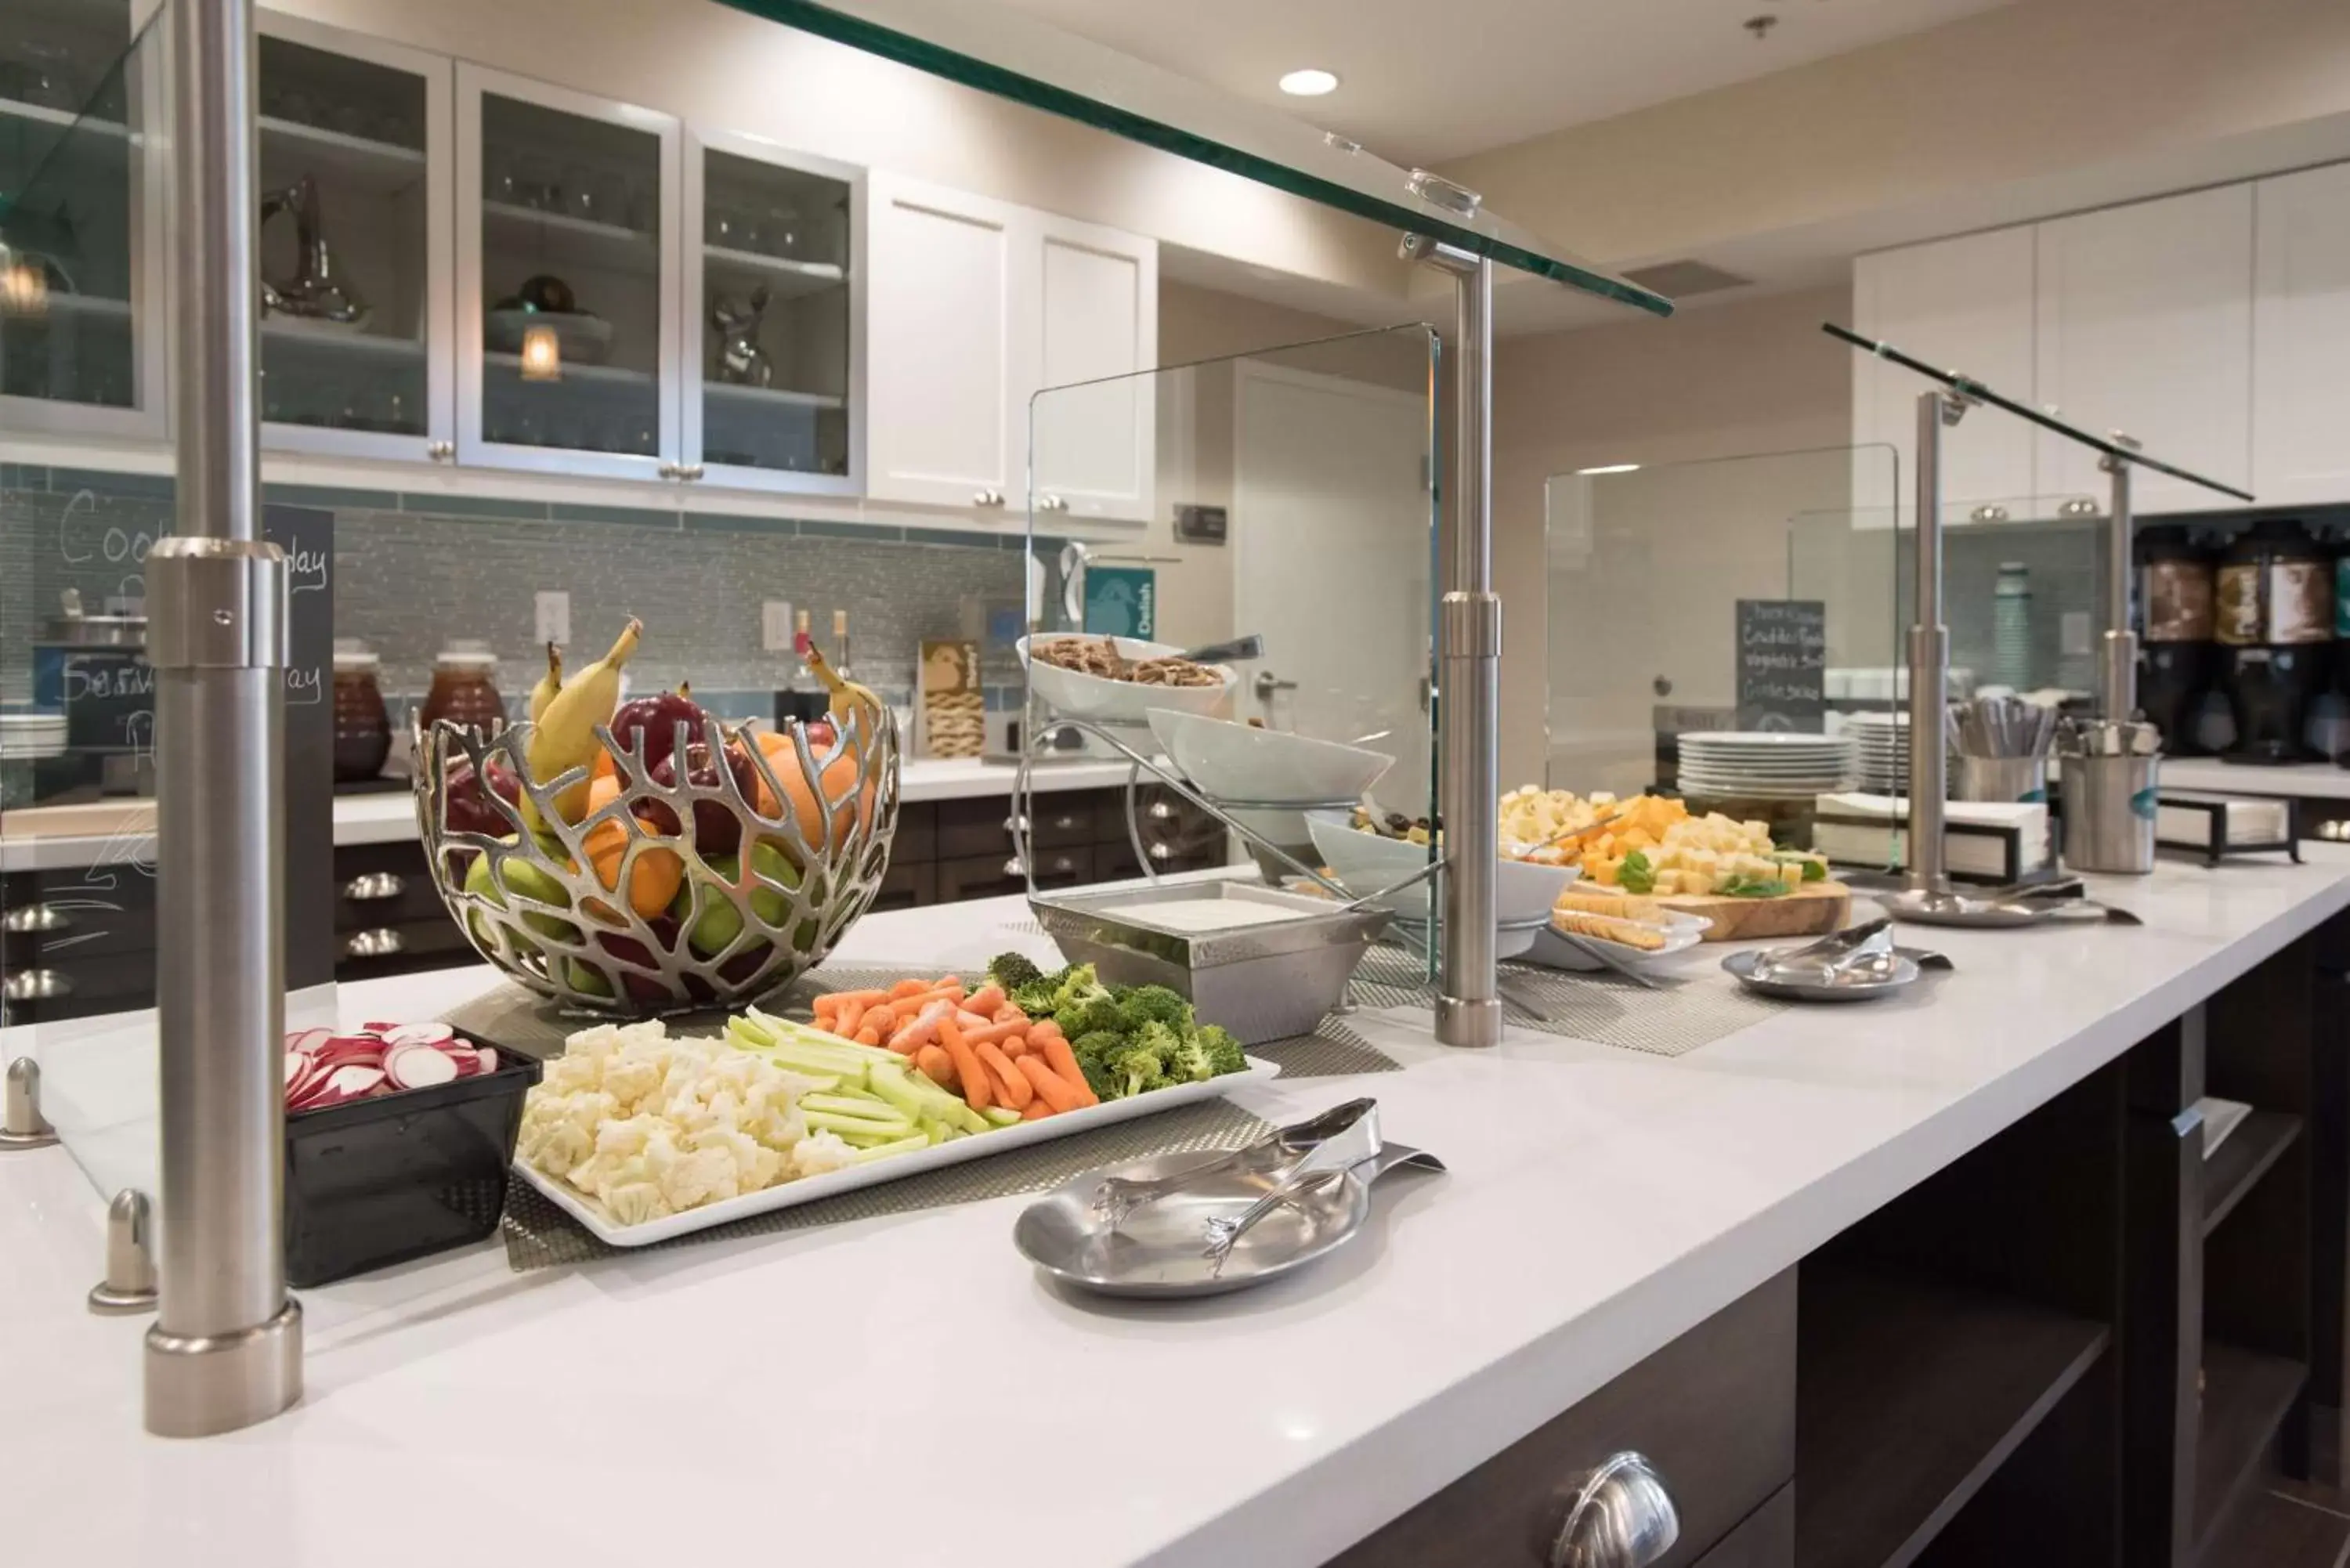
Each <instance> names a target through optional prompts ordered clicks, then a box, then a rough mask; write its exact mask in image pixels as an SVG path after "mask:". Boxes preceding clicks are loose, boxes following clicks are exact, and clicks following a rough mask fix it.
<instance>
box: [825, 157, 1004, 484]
mask: <svg viewBox="0 0 2350 1568" xmlns="http://www.w3.org/2000/svg"><path fill="white" fill-rule="evenodd" d="M866 201H867V203H868V207H867V211H868V232H869V233H870V234H871V245H870V250H871V256H870V260H869V265H868V284H867V292H866V310H867V312H868V326H867V329H866V398H867V408H868V419H867V431H868V433H867V436H866V471H867V473H866V490H867V493H868V494H870V495H873V496H875V497H877V498H879V499H883V500H890V501H910V502H919V503H926V504H934V505H942V506H981V507H991V508H993V507H1003V506H1007V505H1011V504H1017V502H1018V500H1019V498H1020V497H1021V496H1022V494H1023V493H1024V491H1025V489H1026V481H1025V474H1026V469H1027V451H1026V444H1027V413H1028V410H1027V407H1026V403H1027V394H1028V391H1029V389H1032V388H1033V387H1034V386H1035V374H1036V371H1035V357H1034V350H1033V348H1032V347H1031V346H1030V344H1029V342H1028V340H1027V339H1026V338H1025V337H1024V336H1023V335H1022V334H1021V333H1020V332H1019V331H1018V325H1019V324H1020V322H1021V320H1022V318H1023V317H1024V315H1025V312H1026V307H1025V306H1023V304H1022V303H1021V302H1022V300H1023V299H1024V297H1025V296H1028V295H1029V294H1030V292H1031V287H1032V286H1030V285H1029V284H1027V283H1026V282H1025V279H1024V275H1026V274H1028V273H1030V272H1032V271H1033V267H1032V266H1031V265H1030V264H1029V260H1028V256H1027V254H1026V253H1025V252H1024V249H1023V244H1022V241H1023V234H1022V230H1023V228H1024V225H1025V223H1026V219H1027V216H1028V215H1027V214H1025V213H1022V212H1021V210H1020V209H1018V208H1016V207H1013V206H1010V205H1008V204H1006V203H1004V202H992V201H989V200H987V199H986V198H984V197H980V196H972V195H968V194H966V193H964V192H960V191H946V190H941V189H939V188H938V187H935V186H930V185H923V184H920V183H918V182H914V181H910V180H905V179H901V178H899V176H897V175H894V174H887V173H884V172H882V171H879V170H875V171H872V172H871V173H870V174H869V175H868V181H867V188H866Z"/></svg>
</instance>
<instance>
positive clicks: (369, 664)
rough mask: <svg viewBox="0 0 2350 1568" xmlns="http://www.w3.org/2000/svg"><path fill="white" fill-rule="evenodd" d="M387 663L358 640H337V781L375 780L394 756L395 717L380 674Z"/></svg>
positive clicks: (344, 638) (343, 638)
mask: <svg viewBox="0 0 2350 1568" xmlns="http://www.w3.org/2000/svg"><path fill="white" fill-rule="evenodd" d="M382 666H383V660H382V659H379V658H378V657H377V656H376V654H375V652H374V650H373V649H369V647H368V646H367V644H365V643H363V642H360V641H359V640H358V639H356V638H348V637H338V638H337V639H335V782H336V783H337V784H347V783H350V782H353V781H356V780H359V779H371V778H374V777H376V776H377V775H378V774H381V773H382V772H383V760H384V758H385V757H387V756H389V755H390V753H391V714H390V712H389V711H386V709H385V708H384V705H383V688H382V687H381V686H380V685H379V684H378V683H377V680H376V675H377V673H378V671H379V670H381V669H382Z"/></svg>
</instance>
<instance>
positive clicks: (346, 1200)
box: [286, 1050, 540, 1286]
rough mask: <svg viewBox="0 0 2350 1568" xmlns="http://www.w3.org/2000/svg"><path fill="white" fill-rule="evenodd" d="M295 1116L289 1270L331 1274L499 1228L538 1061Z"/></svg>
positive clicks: (317, 1280) (289, 1123)
mask: <svg viewBox="0 0 2350 1568" xmlns="http://www.w3.org/2000/svg"><path fill="white" fill-rule="evenodd" d="M498 1059H499V1063H500V1065H499V1067H498V1070H497V1071H496V1072H494V1073H484V1074H481V1075H477V1076H474V1077H471V1078H459V1079H458V1080H456V1081H455V1082H454V1083H449V1084H435V1085H432V1087H430V1088H425V1089H403V1090H400V1092H399V1093H397V1094H390V1095H379V1096H375V1097H373V1098H371V1099H365V1100H353V1101H351V1102H349V1103H348V1104H347V1105H340V1106H327V1107H326V1108H325V1109H323V1110H316V1111H296V1112H294V1113H292V1114H290V1115H288V1116H286V1278H287V1279H288V1280H290V1281H291V1282H293V1283H295V1284H296V1285H303V1286H308V1285H324V1284H331V1283H333V1282H335V1281H337V1280H346V1279H348V1278H350V1277H351V1276H352V1275H353V1274H363V1273H366V1272H368V1271H369V1270H370V1269H380V1268H384V1267H387V1266H388V1265H390V1264H392V1263H404V1262H408V1261H409V1260H410V1259H411V1258H421V1257H424V1256H426V1255H427V1254H429V1253H432V1252H439V1251H446V1250H448V1249H449V1248H451V1247H463V1246H466V1245H468V1244H470V1243H472V1242H474V1241H483V1240H484V1239H485V1238H487V1237H488V1236H490V1235H491V1234H493V1233H494V1231H496V1230H497V1228H498V1216H499V1214H500V1213H501V1212H503V1211H504V1208H505V1202H506V1179H507V1167H508V1166H510V1165H511V1164H512V1163H513V1161H514V1148H515V1134H516V1133H518V1132H519V1131H520V1130H521V1128H522V1103H523V1096H525V1095H526V1094H528V1093H529V1091H530V1086H531V1085H533V1084H536V1083H537V1082H538V1078H539V1071H540V1066H539V1064H538V1063H537V1062H536V1061H535V1060H533V1059H532V1058H530V1057H527V1056H521V1055H516V1054H514V1053H512V1052H508V1051H504V1050H501V1051H499V1053H498Z"/></svg>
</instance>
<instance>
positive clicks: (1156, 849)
mask: <svg viewBox="0 0 2350 1568" xmlns="http://www.w3.org/2000/svg"><path fill="white" fill-rule="evenodd" d="M1150 857H1151V858H1152V859H1153V860H1172V859H1174V858H1175V851H1173V850H1172V849H1170V848H1169V847H1168V846H1165V845H1164V844H1154V845H1152V846H1150Z"/></svg>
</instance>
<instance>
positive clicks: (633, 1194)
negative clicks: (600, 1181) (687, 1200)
mask: <svg viewBox="0 0 2350 1568" xmlns="http://www.w3.org/2000/svg"><path fill="white" fill-rule="evenodd" d="M603 1199H604V1207H605V1208H607V1209H608V1210H611V1211H612V1218H613V1219H614V1220H617V1221H618V1222H619V1223H620V1224H623V1225H641V1224H643V1223H644V1222H645V1221H646V1220H659V1219H662V1218H664V1217H665V1216H667V1215H668V1214H669V1212H670V1207H669V1205H668V1204H667V1203H666V1202H664V1201H662V1199H661V1193H660V1188H658V1187H656V1186H654V1185H653V1184H652V1183H651V1182H650V1181H632V1182H629V1184H628V1185H627V1186H625V1187H615V1188H613V1189H610V1190H609V1191H608V1192H606V1193H604V1194H603Z"/></svg>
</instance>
